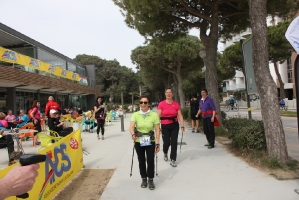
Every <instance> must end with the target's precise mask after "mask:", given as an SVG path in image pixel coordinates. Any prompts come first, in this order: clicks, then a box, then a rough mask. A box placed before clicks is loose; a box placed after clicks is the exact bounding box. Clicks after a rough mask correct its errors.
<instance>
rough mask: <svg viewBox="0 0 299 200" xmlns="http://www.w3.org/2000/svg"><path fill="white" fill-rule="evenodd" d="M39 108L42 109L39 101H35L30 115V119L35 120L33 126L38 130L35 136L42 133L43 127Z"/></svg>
mask: <svg viewBox="0 0 299 200" xmlns="http://www.w3.org/2000/svg"><path fill="white" fill-rule="evenodd" d="M39 107H40V102H39V101H37V100H34V101H33V104H32V112H31V113H30V118H31V119H32V120H33V124H34V126H35V128H36V130H37V132H36V133H34V135H37V133H39V132H42V127H41V125H40V111H39ZM36 144H37V145H39V144H40V142H37V141H36Z"/></svg>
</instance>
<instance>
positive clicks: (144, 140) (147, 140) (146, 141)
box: [140, 136, 152, 147]
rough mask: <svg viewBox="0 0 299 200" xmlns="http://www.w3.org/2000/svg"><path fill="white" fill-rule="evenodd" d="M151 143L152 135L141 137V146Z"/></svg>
mask: <svg viewBox="0 0 299 200" xmlns="http://www.w3.org/2000/svg"><path fill="white" fill-rule="evenodd" d="M151 144H152V143H151V138H150V136H143V137H140V146H142V147H144V146H150V145H151Z"/></svg>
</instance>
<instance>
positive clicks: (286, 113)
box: [280, 111, 297, 117]
mask: <svg viewBox="0 0 299 200" xmlns="http://www.w3.org/2000/svg"><path fill="white" fill-rule="evenodd" d="M280 115H281V116H286V117H297V112H293V111H280Z"/></svg>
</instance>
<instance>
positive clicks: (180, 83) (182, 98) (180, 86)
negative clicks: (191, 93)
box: [174, 70, 185, 109]
mask: <svg viewBox="0 0 299 200" xmlns="http://www.w3.org/2000/svg"><path fill="white" fill-rule="evenodd" d="M178 71H180V70H178ZM174 78H176V79H177V88H178V95H179V99H180V106H181V109H182V108H185V95H184V92H183V80H182V77H181V74H180V73H176V74H175V77H174Z"/></svg>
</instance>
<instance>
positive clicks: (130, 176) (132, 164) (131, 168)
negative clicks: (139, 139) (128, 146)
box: [130, 143, 135, 177]
mask: <svg viewBox="0 0 299 200" xmlns="http://www.w3.org/2000/svg"><path fill="white" fill-rule="evenodd" d="M134 146H135V143H134V145H133V154H132V164H131V173H130V177H131V176H132V169H133V159H134Z"/></svg>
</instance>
